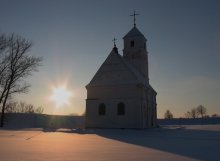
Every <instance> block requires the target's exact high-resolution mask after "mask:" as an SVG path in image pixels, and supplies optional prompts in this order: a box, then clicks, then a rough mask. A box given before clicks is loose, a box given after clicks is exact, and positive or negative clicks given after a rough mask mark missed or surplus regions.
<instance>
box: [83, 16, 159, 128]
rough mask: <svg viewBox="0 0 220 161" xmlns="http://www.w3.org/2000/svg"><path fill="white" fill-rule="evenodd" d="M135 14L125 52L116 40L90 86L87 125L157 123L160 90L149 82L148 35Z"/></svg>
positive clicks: (126, 39)
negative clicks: (117, 44) (120, 49)
mask: <svg viewBox="0 0 220 161" xmlns="http://www.w3.org/2000/svg"><path fill="white" fill-rule="evenodd" d="M135 15H137V14H135V13H134V15H133V16H134V26H133V28H132V29H131V30H130V31H129V32H128V33H127V34H126V35H125V36H124V37H123V40H124V49H123V56H122V55H121V54H120V53H119V52H118V49H117V47H116V45H115V41H114V47H113V49H112V51H111V52H110V54H109V55H108V57H107V58H106V60H105V61H104V63H103V64H102V65H101V67H100V68H99V69H98V71H97V72H96V74H95V75H94V77H93V78H92V80H91V81H90V83H89V84H88V85H87V86H86V89H87V99H86V115H85V117H86V118H85V119H86V120H85V124H86V128H138V129H143V128H152V127H156V126H157V103H156V95H157V92H156V91H155V90H154V89H153V88H152V87H151V85H150V84H149V73H148V52H147V46H146V41H147V39H146V38H145V36H144V35H143V34H142V33H141V32H140V31H139V29H138V28H137V27H136V24H135ZM114 40H115V39H114Z"/></svg>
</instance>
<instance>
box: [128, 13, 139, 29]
mask: <svg viewBox="0 0 220 161" xmlns="http://www.w3.org/2000/svg"><path fill="white" fill-rule="evenodd" d="M138 15H140V14H138V13H136V12H135V10H134V14H132V15H130V16H133V17H134V27H136V22H135V21H136V18H135V16H138Z"/></svg>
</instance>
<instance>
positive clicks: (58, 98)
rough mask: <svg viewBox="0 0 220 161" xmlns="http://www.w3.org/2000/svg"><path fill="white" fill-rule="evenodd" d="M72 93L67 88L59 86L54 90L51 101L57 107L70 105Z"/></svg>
mask: <svg viewBox="0 0 220 161" xmlns="http://www.w3.org/2000/svg"><path fill="white" fill-rule="evenodd" d="M71 96H72V93H71V92H70V91H68V90H67V89H66V86H58V87H53V88H52V95H51V96H50V100H51V101H53V102H54V103H55V104H56V107H61V106H64V105H69V99H70V97H71Z"/></svg>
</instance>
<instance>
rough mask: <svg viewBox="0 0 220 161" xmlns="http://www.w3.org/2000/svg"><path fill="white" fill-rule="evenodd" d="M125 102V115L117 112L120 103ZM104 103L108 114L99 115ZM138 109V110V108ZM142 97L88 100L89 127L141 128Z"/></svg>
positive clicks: (87, 120) (87, 124) (87, 125)
mask: <svg viewBox="0 0 220 161" xmlns="http://www.w3.org/2000/svg"><path fill="white" fill-rule="evenodd" d="M120 102H123V103H124V104H125V115H118V114H117V105H118V103H120ZM100 103H104V104H105V106H106V114H105V115H99V112H98V108H99V104H100ZM137 109H138V110H137ZM140 113H141V112H140V99H137V98H136V99H99V100H86V127H87V128H141V127H140V125H141V116H140Z"/></svg>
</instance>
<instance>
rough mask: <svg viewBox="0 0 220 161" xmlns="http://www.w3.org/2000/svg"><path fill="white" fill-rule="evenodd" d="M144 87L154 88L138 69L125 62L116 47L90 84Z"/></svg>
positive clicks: (89, 85)
mask: <svg viewBox="0 0 220 161" xmlns="http://www.w3.org/2000/svg"><path fill="white" fill-rule="evenodd" d="M126 84H127V85H128V84H130V85H132V84H133V85H144V86H146V87H147V88H152V87H151V86H150V85H149V83H148V80H146V79H145V78H144V77H143V76H142V75H141V74H140V72H139V71H137V69H136V68H134V67H133V65H131V64H130V63H129V62H128V61H127V60H125V59H124V58H123V57H122V56H121V55H120V54H119V53H118V50H117V48H116V47H114V48H113V49H112V51H111V53H110V54H109V55H108V57H107V58H106V60H105V61H104V63H103V64H102V65H101V67H100V68H99V70H98V71H97V72H96V74H95V75H94V77H93V78H92V80H91V81H90V83H89V84H88V85H87V86H86V87H91V86H106V85H107V86H111V85H113V86H114V85H126Z"/></svg>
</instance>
